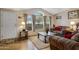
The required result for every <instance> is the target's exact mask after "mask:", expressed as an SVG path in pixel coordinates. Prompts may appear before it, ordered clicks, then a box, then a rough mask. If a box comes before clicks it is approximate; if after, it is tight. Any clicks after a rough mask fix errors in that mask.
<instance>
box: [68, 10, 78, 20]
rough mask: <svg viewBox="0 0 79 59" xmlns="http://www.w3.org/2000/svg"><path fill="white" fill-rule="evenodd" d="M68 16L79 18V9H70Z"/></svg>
mask: <svg viewBox="0 0 79 59" xmlns="http://www.w3.org/2000/svg"><path fill="white" fill-rule="evenodd" d="M68 18H69V19H78V18H79V10H74V11H69V12H68Z"/></svg>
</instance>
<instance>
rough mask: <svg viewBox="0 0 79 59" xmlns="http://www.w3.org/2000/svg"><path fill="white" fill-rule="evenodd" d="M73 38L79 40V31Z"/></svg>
mask: <svg viewBox="0 0 79 59" xmlns="http://www.w3.org/2000/svg"><path fill="white" fill-rule="evenodd" d="M71 39H72V40H75V41H79V33H76V34H75V35H73V36H72V37H71Z"/></svg>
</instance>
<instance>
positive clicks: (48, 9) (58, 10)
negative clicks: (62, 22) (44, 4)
mask: <svg viewBox="0 0 79 59" xmlns="http://www.w3.org/2000/svg"><path fill="white" fill-rule="evenodd" d="M43 9H44V10H46V11H48V12H49V13H51V14H57V13H60V12H63V11H67V10H70V9H69V8H43Z"/></svg>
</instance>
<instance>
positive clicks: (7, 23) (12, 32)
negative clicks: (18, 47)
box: [1, 10, 17, 39]
mask: <svg viewBox="0 0 79 59" xmlns="http://www.w3.org/2000/svg"><path fill="white" fill-rule="evenodd" d="M15 37H17V14H16V12H13V11H7V10H1V39H8V38H15Z"/></svg>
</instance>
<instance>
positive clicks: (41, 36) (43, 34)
mask: <svg viewBox="0 0 79 59" xmlns="http://www.w3.org/2000/svg"><path fill="white" fill-rule="evenodd" d="M54 34H55V33H53V32H48V33H46V32H38V38H39V39H40V40H41V41H44V42H45V43H47V40H48V37H49V36H53V35H54Z"/></svg>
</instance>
